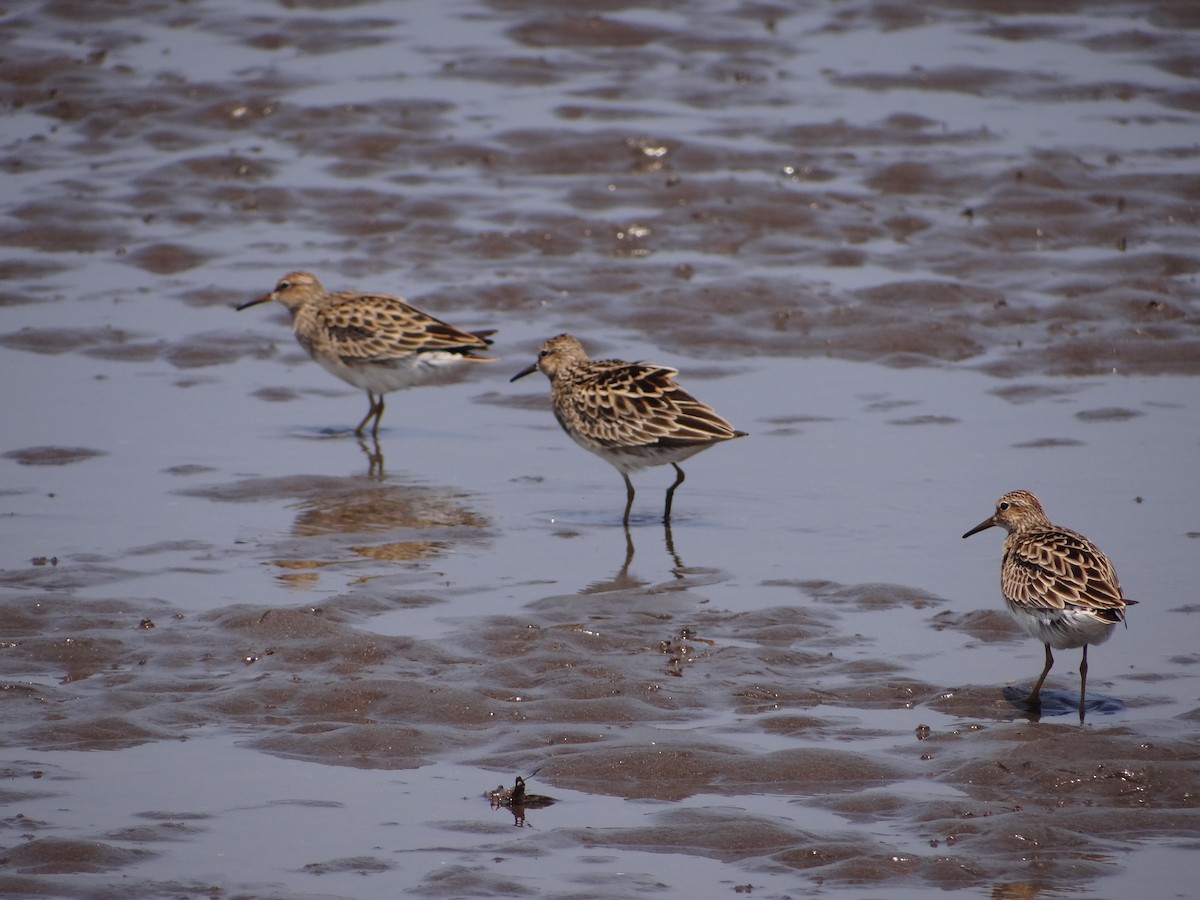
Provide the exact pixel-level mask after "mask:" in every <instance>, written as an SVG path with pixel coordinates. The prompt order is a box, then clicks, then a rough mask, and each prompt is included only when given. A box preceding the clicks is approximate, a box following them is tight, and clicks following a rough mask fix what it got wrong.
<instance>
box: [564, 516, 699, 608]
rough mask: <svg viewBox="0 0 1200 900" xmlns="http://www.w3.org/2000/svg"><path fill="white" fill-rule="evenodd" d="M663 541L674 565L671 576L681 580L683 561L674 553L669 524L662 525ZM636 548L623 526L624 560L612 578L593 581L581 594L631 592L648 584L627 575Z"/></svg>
mask: <svg viewBox="0 0 1200 900" xmlns="http://www.w3.org/2000/svg"><path fill="white" fill-rule="evenodd" d="M663 541H664V544H665V545H666V548H667V553H668V555H669V556H670V557H671V561H672V562H673V563H674V565H673V566H672V568H671V575H673V576H674V577H675V578H677V579H682V578H683V568H684V566H683V560H682V559H680V558H679V554H678V553H677V552H676V551H675V539H674V537H673V536H672V534H671V523H670V522H664V523H663ZM635 552H636V548H635V547H634V543H633V533H632V532H631V531H630V530H629V526H628V525H626V526H625V558H624V560H623V561H622V562H621V567H620V568H619V569H618V570H617V574H616V575H614V576H613V577H612V578H606V579H602V580H600V581H594V582H592V583H591V584H589V585H588V586H587V587H585V588H584V589H583V590H581V591H580V592H579V593H581V594H604V593H608V592H609V591H624V590H633V589H636V588H640V587H643V586H645V585H647V584H649V583H650V582H649V581H647V580H645V579H641V578H638V577H637V576H636V575H630V574H629V567H630V565H632V564H633V556H634V553H635Z"/></svg>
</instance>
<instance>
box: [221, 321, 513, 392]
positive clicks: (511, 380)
mask: <svg viewBox="0 0 1200 900" xmlns="http://www.w3.org/2000/svg"><path fill="white" fill-rule="evenodd" d="M239 308H240V307H239ZM536 371H537V363H534V364H533V365H531V366H529V368H527V369H522V370H521V371H520V372H518V373H517V374H516V375H514V376H513V377H512V378H510V379H508V383H509V384H512V383H513V382H514V381H516V380H517V379H518V378H524V377H525V376H526V375H530V374H532V373H534V372H536Z"/></svg>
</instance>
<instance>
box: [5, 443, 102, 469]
mask: <svg viewBox="0 0 1200 900" xmlns="http://www.w3.org/2000/svg"><path fill="white" fill-rule="evenodd" d="M104 455H105V453H104V451H103V450H93V449H91V448H90V447H25V448H24V449H21V450H9V451H8V452H7V453H5V454H3V456H4V458H5V459H15V460H16V461H17V462H18V463H20V464H21V465H23V466H65V465H69V464H70V463H74V462H80V461H81V460H85V459H91V458H92V457H94V456H104Z"/></svg>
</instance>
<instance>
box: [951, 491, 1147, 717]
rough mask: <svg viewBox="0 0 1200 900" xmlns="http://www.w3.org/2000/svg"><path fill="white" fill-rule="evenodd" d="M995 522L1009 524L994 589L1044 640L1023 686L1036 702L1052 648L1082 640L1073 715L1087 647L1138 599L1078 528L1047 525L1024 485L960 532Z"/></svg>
mask: <svg viewBox="0 0 1200 900" xmlns="http://www.w3.org/2000/svg"><path fill="white" fill-rule="evenodd" d="M993 525H999V526H1000V527H1001V528H1004V529H1005V530H1006V531H1007V532H1008V537H1006V538H1005V539H1004V557H1003V559H1002V560H1001V563H1000V590H1001V591H1002V592H1003V594H1004V602H1005V603H1006V604H1007V606H1008V611H1009V614H1010V615H1012V617H1013V618H1014V619H1015V620H1016V622H1017V624H1018V625H1020V626H1021V628H1023V629H1024V630H1025V631H1026V632H1027V633H1028V634H1029V635H1031V636H1032V637H1035V638H1037V639H1038V640H1039V641H1041V642H1042V643H1043V644H1044V645H1045V647H1046V665H1045V667H1044V668H1043V669H1042V674H1041V677H1040V678H1038V680H1037V684H1035V685H1034V686H1033V690H1032V691H1030V692H1029V697H1028V698H1027V702H1028V704H1029V705H1030V707H1032V708H1035V709H1036V708H1038V707H1040V705H1041V693H1040V692H1041V689H1042V682H1044V681H1045V680H1046V675H1047V674H1049V672H1050V667H1051V666H1053V665H1054V655H1053V654H1052V653H1051V652H1050V648H1051V647H1054V648H1055V649H1056V650H1069V649H1072V648H1075V647H1082V648H1083V660H1082V662H1080V664H1079V719H1080V721H1081V722H1082V721H1083V710H1084V697H1085V694H1086V691H1087V671H1088V663H1087V650H1088V645H1089V644H1102V643H1104V641H1107V640H1108V639H1109V637H1111V636H1112V632H1113V629H1114V628H1115V627H1116V626H1117V623H1119V622H1124V621H1125V607H1126V606H1131V605H1133V604H1135V603H1137V601H1136V600H1129V599H1127V598H1126V597H1125V596H1124V595H1123V594H1122V593H1121V585H1120V583H1119V582H1118V581H1117V573H1116V572H1115V571H1113V566H1112V563H1111V562H1109V561H1108V557H1107V556H1105V555H1104V553H1103V552H1102V551H1101V550H1100V548H1099V547H1097V546H1096V545H1095V544H1093V543H1092V542H1091V541H1089V540H1088V539H1087V538H1085V537H1084V536H1083V535H1082V534H1078V533H1077V532H1074V531H1071V530H1070V529H1068V528H1060V527H1058V526H1056V525H1051V524H1050V520H1049V519H1048V518H1046V513H1045V512H1044V511H1043V510H1042V504H1041V503H1040V502H1038V498H1037V497H1035V496H1034V495H1033V494H1032V493H1030V492H1029V491H1011V492H1009V493H1007V494H1005V495H1004V496H1003V497H1001V498H1000V499H999V500H997V501H996V512H995V514H994V515H993V516H991V517H990V518H988V519H984V520H983V521H982V522H980V523H979V524H978V525H976V526H975V527H974V528H972V529H971V530H970V531H968V532H967V533H966V534H964V535H963V537H964V538H968V537H970V536H971V535H973V534H975V533H976V532H979V531H983V530H984V529H986V528H991V527H992V526H993Z"/></svg>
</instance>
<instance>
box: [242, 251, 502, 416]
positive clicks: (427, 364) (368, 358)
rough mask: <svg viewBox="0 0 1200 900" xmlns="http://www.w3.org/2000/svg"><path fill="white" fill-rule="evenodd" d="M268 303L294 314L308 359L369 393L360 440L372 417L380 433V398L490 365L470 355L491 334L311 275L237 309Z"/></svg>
mask: <svg viewBox="0 0 1200 900" xmlns="http://www.w3.org/2000/svg"><path fill="white" fill-rule="evenodd" d="M270 300H278V301H279V302H280V303H281V304H282V305H283V306H284V307H285V308H286V309H287V310H288V312H290V313H291V314H292V331H293V332H295V335H296V340H297V341H298V342H299V343H300V346H301V347H303V348H304V349H305V350H307V351H308V354H309V356H311V357H312V358H313V359H314V360H316V361H317V362H318V363H320V364H321V366H322V367H323V368H324V369H325V370H326V371H328V372H330V373H331V374H333V375H336V376H337V377H338V378H340V379H342V381H345V382H346V383H348V384H352V385H354V386H355V387H357V388H362V389H363V390H364V391H366V392H367V398H368V399H369V400H370V404H371V406H370V408H369V409H368V410H367V414H366V415H365V416H364V417H363V420H362V421H361V422H359V423H358V427H357V428H355V429H354V433H355V434H357V435H360V436H361V435H362V432H363V428H365V427H366V424H367V422H369V421H370V420H371V419H372V418H373V419H374V420H375V424H374V426H373V427H372V429H371V433H372V434H373V435H378V433H379V420H380V418H382V416H383V395H384V394H387V393H390V392H391V391H396V390H400V389H401V388H406V387H411V386H412V385H416V384H421V383H424V382H427V381H431V380H433V379H434V378H436V377H437V375H438V374H439V371H438V370H439V369H441V368H443V367H445V366H447V365H453V364H455V363H459V362H464V361H469V362H492V360H491V359H490V358H489V357H484V356H476V355H475V351H477V350H486V349H487V347H488V345H489V344H491V343H492V342H491V341H490V340H488V336H489V335H492V334H495V332H494V331H479V332H467V331H462V330H461V329H458V328H455V327H454V326H453V325H448V324H446V323H445V322H442V321H441V320H439V319H435V318H434V317H433V316H430V315H428V314H426V313H424V312H422V311H421V310H419V309H417V308H416V307H415V306H410V305H409V304H408V303H406V302H404V300H403V299H402V298H400V297H393V296H391V295H390V294H373V293H364V292H359V291H327V290H325V288H324V287H323V286H322V285H321V282H319V281H318V280H317V279H316V277H315V276H314V275H312V274H310V273H308V272H289V273H288V274H287V275H284V276H283V277H282V278H281V279H279V282H278V283H277V284H276V285H275V288H274V290H272V291H270V292H269V293H266V294H263V295H262V296H261V297H255V298H254V299H253V300H250V301H248V302H246V303H243V304H242V305H241V306H239V307H238V309H239V310H242V309H247V308H249V307H251V306H256V305H257V304H259V303H266V302H268V301H270Z"/></svg>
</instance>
